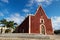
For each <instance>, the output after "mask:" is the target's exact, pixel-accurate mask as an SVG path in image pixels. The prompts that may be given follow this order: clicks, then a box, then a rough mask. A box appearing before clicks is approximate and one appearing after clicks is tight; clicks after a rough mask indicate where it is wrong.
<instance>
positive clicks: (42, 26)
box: [41, 25, 45, 34]
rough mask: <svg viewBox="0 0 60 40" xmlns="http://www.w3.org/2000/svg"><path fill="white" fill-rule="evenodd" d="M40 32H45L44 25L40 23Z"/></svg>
mask: <svg viewBox="0 0 60 40" xmlns="http://www.w3.org/2000/svg"><path fill="white" fill-rule="evenodd" d="M41 34H45V26H44V25H41Z"/></svg>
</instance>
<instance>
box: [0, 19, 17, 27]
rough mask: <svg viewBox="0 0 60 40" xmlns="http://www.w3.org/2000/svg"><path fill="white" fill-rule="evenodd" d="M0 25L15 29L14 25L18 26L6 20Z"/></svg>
mask: <svg viewBox="0 0 60 40" xmlns="http://www.w3.org/2000/svg"><path fill="white" fill-rule="evenodd" d="M0 24H3V26H4V27H5V26H6V27H8V28H14V25H17V23H14V21H7V20H6V19H2V20H0Z"/></svg>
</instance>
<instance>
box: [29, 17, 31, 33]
mask: <svg viewBox="0 0 60 40" xmlns="http://www.w3.org/2000/svg"><path fill="white" fill-rule="evenodd" d="M30 33H31V16H29V34H30Z"/></svg>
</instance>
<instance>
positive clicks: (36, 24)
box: [14, 6, 54, 35]
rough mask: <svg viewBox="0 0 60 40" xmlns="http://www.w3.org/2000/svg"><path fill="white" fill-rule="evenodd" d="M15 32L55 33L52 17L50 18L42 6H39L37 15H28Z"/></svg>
mask: <svg viewBox="0 0 60 40" xmlns="http://www.w3.org/2000/svg"><path fill="white" fill-rule="evenodd" d="M14 32H15V33H29V34H31V33H35V34H44V35H52V34H54V32H53V28H52V23H51V19H48V17H47V16H46V14H45V12H44V10H43V8H42V7H41V6H39V7H38V9H37V11H36V13H35V15H29V16H27V17H26V18H25V20H24V21H23V22H22V23H21V24H20V25H19V26H18V27H17V28H16V29H15V31H14Z"/></svg>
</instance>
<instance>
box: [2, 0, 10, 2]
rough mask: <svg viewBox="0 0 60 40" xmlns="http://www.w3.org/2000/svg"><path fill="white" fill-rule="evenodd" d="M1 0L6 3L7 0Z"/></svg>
mask: <svg viewBox="0 0 60 40" xmlns="http://www.w3.org/2000/svg"><path fill="white" fill-rule="evenodd" d="M1 1H2V2H5V3H8V2H9V1H8V0H1Z"/></svg>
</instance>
